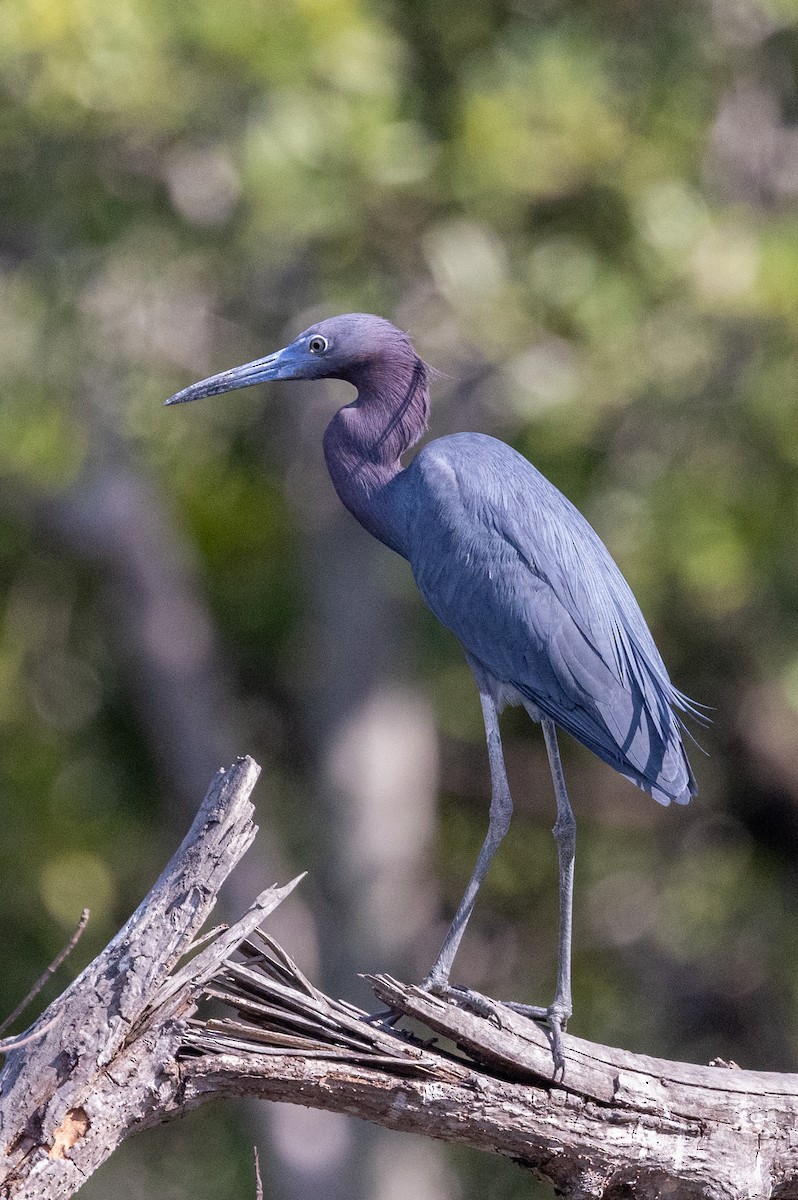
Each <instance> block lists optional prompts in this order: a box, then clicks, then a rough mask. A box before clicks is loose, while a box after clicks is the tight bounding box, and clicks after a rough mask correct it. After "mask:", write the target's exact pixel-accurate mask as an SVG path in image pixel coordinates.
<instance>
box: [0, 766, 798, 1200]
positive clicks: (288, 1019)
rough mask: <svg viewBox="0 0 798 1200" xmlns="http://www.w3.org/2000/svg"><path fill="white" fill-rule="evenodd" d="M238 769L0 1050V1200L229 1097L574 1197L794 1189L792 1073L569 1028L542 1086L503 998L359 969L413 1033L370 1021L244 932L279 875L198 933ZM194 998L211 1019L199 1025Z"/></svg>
mask: <svg viewBox="0 0 798 1200" xmlns="http://www.w3.org/2000/svg"><path fill="white" fill-rule="evenodd" d="M257 775H258V768H257V766H256V764H255V763H253V762H252V760H251V759H241V760H239V761H238V762H236V763H235V764H234V765H233V766H232V767H230V768H229V770H227V771H222V772H220V773H219V775H218V776H217V777H216V779H215V780H214V781H213V783H212V785H211V788H210V790H209V792H208V795H207V796H206V798H205V800H204V802H203V804H202V807H201V808H200V811H199V813H198V815H197V818H196V820H195V821H194V824H193V825H192V827H191V830H190V831H189V833H188V835H187V836H186V838H185V840H184V842H183V844H182V846H181V847H180V849H179V850H178V851H177V853H176V854H175V856H174V858H173V859H172V861H171V862H170V863H169V865H168V867H167V868H166V870H165V871H164V873H163V874H162V875H161V877H160V879H159V880H158V881H157V883H156V884H155V886H154V887H153V889H152V891H151V892H150V893H149V895H148V896H147V897H146V899H145V900H144V901H143V903H142V904H141V905H140V906H139V908H138V909H137V910H136V912H135V913H134V914H133V916H132V917H131V918H130V920H129V921H128V922H127V924H126V925H125V926H124V928H123V929H122V930H120V932H119V933H118V934H117V936H116V937H115V938H114V940H113V941H112V942H111V943H110V945H109V946H108V947H107V948H106V949H105V950H104V951H103V952H102V954H100V955H99V957H98V958H97V959H96V960H95V961H94V962H93V963H91V964H90V965H89V966H88V967H87V968H86V970H85V971H84V972H83V973H82V974H81V975H80V976H79V978H78V979H76V980H75V982H74V983H73V984H72V985H71V986H70V987H69V988H68V989H67V990H66V991H65V992H64V993H63V995H61V996H60V997H59V998H58V999H57V1000H56V1001H55V1002H54V1003H53V1004H52V1005H50V1007H49V1008H48V1009H47V1011H46V1012H45V1013H43V1014H42V1016H41V1017H40V1018H39V1020H38V1021H37V1023H36V1024H35V1025H34V1026H33V1028H32V1030H31V1031H29V1035H28V1038H27V1039H26V1041H25V1044H24V1045H22V1044H21V1045H20V1046H19V1048H18V1049H11V1050H10V1051H9V1052H8V1057H7V1060H6V1063H5V1066H4V1068H3V1070H2V1072H0V1154H2V1159H0V1197H3V1198H8V1200H11V1198H12V1197H13V1198H14V1200H23V1198H24V1200H34V1198H36V1200H57V1198H59V1197H63V1196H71V1195H73V1194H74V1193H75V1192H76V1191H77V1190H78V1188H79V1187H80V1186H81V1184H82V1183H83V1182H84V1181H85V1180H86V1178H87V1177H88V1176H89V1175H91V1173H92V1172H93V1171H94V1170H96V1168H97V1167H98V1166H99V1165H100V1164H101V1163H102V1162H103V1161H104V1160H105V1159H106V1158H107V1157H108V1156H109V1155H110V1154H111V1153H113V1151H114V1149H115V1148H116V1147H117V1146H118V1145H119V1144H120V1142H122V1141H123V1140H124V1139H125V1138H126V1137H127V1136H129V1135H130V1134H131V1133H134V1132H137V1131H141V1130H145V1129H147V1128H148V1127H151V1126H153V1125H157V1124H159V1123H161V1122H162V1121H166V1120H169V1119H171V1118H174V1117H177V1116H180V1115H182V1114H183V1113H184V1112H186V1111H188V1110H189V1109H192V1108H195V1107H196V1106H197V1105H199V1104H201V1103H203V1102H204V1101H205V1100H210V1099H214V1098H218V1097H220V1096H242V1095H247V1096H258V1097H262V1098H264V1099H272V1100H287V1101H292V1102H294V1103H297V1104H307V1105H313V1106H316V1107H321V1108H327V1109H331V1110H335V1111H338V1112H346V1113H351V1114H355V1115H357V1116H359V1117H362V1118H364V1119H366V1120H371V1121H375V1122H378V1123H379V1124H381V1125H385V1126H387V1127H389V1128H392V1129H403V1130H409V1131H412V1132H415V1133H419V1134H422V1135H425V1136H428V1137H436V1138H440V1139H443V1140H446V1141H456V1142H462V1143H465V1144H467V1145H470V1146H474V1147H476V1148H478V1149H481V1150H486V1151H490V1152H492V1153H496V1154H502V1155H505V1156H507V1157H509V1158H512V1159H514V1160H516V1161H517V1162H518V1163H519V1164H520V1165H521V1166H523V1167H527V1168H530V1169H532V1170H534V1171H536V1172H537V1173H538V1174H540V1175H542V1176H544V1177H545V1178H547V1179H550V1180H551V1181H552V1182H553V1183H554V1184H555V1185H556V1186H557V1187H558V1188H559V1189H560V1190H561V1191H562V1192H564V1193H565V1194H566V1195H567V1196H570V1197H574V1198H579V1200H582V1198H588V1197H614V1198H616V1200H621V1198H622V1197H644V1198H648V1197H652V1198H653V1197H660V1196H665V1195H667V1196H672V1197H676V1198H690V1200H692V1198H693V1197H710V1198H712V1200H720V1198H721V1197H723V1198H727V1200H743V1198H746V1200H747V1198H754V1197H756V1198H758V1197H771V1196H772V1197H779V1198H780V1200H788V1198H790V1197H798V1128H797V1127H796V1117H798V1076H795V1075H772V1074H764V1073H759V1072H754V1071H741V1070H736V1069H727V1068H725V1067H699V1066H692V1065H690V1064H687V1063H675V1062H665V1061H662V1060H659V1059H654V1058H648V1057H646V1056H643V1055H632V1054H628V1053H626V1052H625V1051H623V1050H617V1049H612V1048H610V1047H606V1046H598V1045H594V1044H592V1043H590V1042H585V1041H582V1040H581V1039H579V1038H575V1037H570V1036H569V1037H567V1038H566V1056H567V1066H566V1071H565V1076H564V1078H562V1079H559V1078H558V1079H554V1078H552V1060H551V1051H550V1048H549V1043H548V1039H547V1037H546V1034H545V1032H544V1031H543V1030H541V1029H540V1028H538V1026H536V1025H534V1024H532V1023H530V1022H528V1021H525V1020H524V1019H523V1018H520V1017H517V1016H515V1015H514V1014H513V1013H510V1012H507V1013H502V1016H501V1024H500V1025H499V1024H498V1023H493V1022H490V1021H486V1020H484V1019H481V1018H478V1017H474V1016H471V1015H470V1014H468V1013H466V1012H463V1011H461V1010H460V1009H457V1008H453V1007H451V1006H450V1005H448V1004H445V1003H443V1002H442V1001H440V1000H437V999H435V998H433V997H431V996H428V995H426V994H425V993H423V992H421V991H420V990H419V989H418V988H416V987H411V986H408V985H406V984H402V983H397V982H396V981H395V980H393V979H390V978H388V977H387V976H379V977H375V978H374V979H373V980H372V983H373V985H374V988H375V991H376V993H377V995H378V997H379V998H380V1000H381V1001H382V1002H384V1003H386V1004H388V1005H390V1006H392V1007H394V1008H395V1009H397V1010H399V1011H401V1012H402V1013H404V1014H406V1015H407V1016H408V1017H413V1018H415V1021H416V1022H417V1023H421V1025H423V1026H424V1027H425V1029H426V1030H427V1031H428V1032H427V1034H426V1035H425V1040H422V1039H420V1038H418V1037H413V1036H411V1035H410V1034H402V1033H397V1032H393V1031H391V1030H390V1029H387V1028H385V1027H383V1026H381V1025H374V1024H370V1023H368V1022H366V1021H365V1020H364V1015H365V1014H363V1013H362V1012H360V1011H359V1010H358V1009H355V1008H353V1007H352V1006H351V1005H349V1004H346V1003H345V1002H343V1001H338V1000H332V999H330V998H329V997H327V996H325V995H323V994H322V993H321V992H319V991H318V989H317V988H315V987H314V986H313V985H312V984H311V983H310V982H309V981H308V980H307V979H306V978H305V977H304V976H303V975H302V973H301V971H300V970H299V969H298V967H297V966H296V965H295V964H294V963H293V962H292V961H291V959H290V958H289V957H288V955H286V954H285V952H284V951H283V950H281V949H280V947H279V946H277V945H276V943H274V942H273V941H272V940H271V939H270V938H269V937H268V935H267V934H265V933H263V932H262V931H261V930H260V928H259V926H260V925H261V923H262V921H263V920H264V919H265V917H266V916H267V915H268V913H269V912H270V911H272V909H274V908H275V907H276V906H277V905H278V904H279V903H280V902H281V900H283V899H284V898H285V896H287V895H288V893H289V892H290V891H291V890H292V888H293V887H294V886H295V884H296V883H297V882H298V880H294V881H293V883H289V884H288V885H287V886H285V887H282V888H277V887H274V888H270V889H269V890H267V891H265V892H263V893H262V894H261V895H260V896H259V897H258V898H257V900H256V901H255V903H254V904H253V905H252V907H251V908H250V909H249V911H248V912H247V913H246V914H245V915H244V916H243V917H242V919H241V920H240V921H239V922H238V923H237V924H236V925H235V926H233V927H232V928H229V929H227V928H221V929H217V930H214V931H213V933H212V934H211V935H210V936H208V935H206V937H205V938H204V939H203V938H200V939H199V941H198V940H197V938H198V934H199V931H200V928H201V926H202V925H203V923H204V922H205V920H206V918H207V917H208V914H209V913H210V911H211V909H212V908H213V905H214V902H215V897H216V893H217V891H218V889H219V887H220V885H221V884H222V882H223V881H224V879H225V878H226V876H227V875H228V874H229V873H230V871H232V870H233V868H234V867H235V865H236V863H237V862H238V860H239V859H240V858H241V856H242V855H243V853H244V852H245V850H246V849H247V847H248V846H249V845H250V843H251V842H252V839H253V838H254V836H255V832H256V831H255V826H254V825H253V823H252V812H253V810H252V805H251V804H250V802H249V794H250V792H251V790H252V788H253V786H254V783H255V780H256V779H257ZM189 953H190V954H192V955H193V956H192V957H188V959H187V961H186V962H185V963H184V964H183V965H182V966H181V965H180V962H181V960H182V959H184V958H186V956H187V955H188V954H189ZM204 998H213V999H215V1000H216V1001H221V1002H222V1003H223V1004H224V1005H225V1006H226V1008H227V1010H229V1015H228V1016H226V1017H222V1018H219V1017H216V1018H214V1019H210V1018H206V1017H204V1016H203V1000H204ZM416 1028H418V1024H416ZM30 1033H33V1034H34V1035H38V1036H34V1037H33V1038H32V1039H31V1038H30Z"/></svg>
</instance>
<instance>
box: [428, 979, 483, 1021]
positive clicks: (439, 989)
mask: <svg viewBox="0 0 798 1200" xmlns="http://www.w3.org/2000/svg"><path fill="white" fill-rule="evenodd" d="M421 987H422V990H423V991H425V992H429V994H430V996H437V997H438V998H439V999H441V1000H446V1001H448V1002H449V1003H450V1004H454V1005H456V1007H457V1008H462V1009H464V1010H465V1012H470V1013H473V1014H474V1016H475V1017H484V1018H485V1020H486V1021H492V1022H493V1024H494V1025H495V1026H496V1028H497V1029H501V1028H502V1023H501V1017H500V1015H499V1009H500V1008H501V1007H502V1006H501V1004H499V1003H497V1002H496V1001H495V1000H491V999H490V998H489V997H488V996H483V995H482V993H481V992H475V991H474V989H473V988H468V987H463V986H461V985H460V984H457V983H436V982H435V981H434V980H430V979H425V980H424V982H423V983H422V985H421Z"/></svg>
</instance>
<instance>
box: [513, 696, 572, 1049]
mask: <svg viewBox="0 0 798 1200" xmlns="http://www.w3.org/2000/svg"><path fill="white" fill-rule="evenodd" d="M540 723H541V725H542V726H543V736H544V738H545V739H546V751H547V753H548V756H549V767H550V768H551V778H552V782H553V783H554V794H555V796H556V797H557V820H556V821H555V823H554V828H553V829H552V833H553V834H554V840H555V841H556V843H557V857H558V859H559V867H560V931H559V938H558V943H557V984H556V987H555V991H554V999H553V1000H552V1002H551V1004H550V1005H549V1007H548V1008H545V1009H541V1008H538V1007H533V1006H532V1005H527V1004H514V1003H508V1004H507V1005H506V1007H507V1008H511V1009H513V1011H514V1012H520V1013H523V1014H524V1016H529V1017H533V1018H534V1019H536V1020H541V1019H544V1020H545V1021H546V1022H547V1023H548V1025H549V1028H550V1029H551V1038H552V1043H553V1046H552V1050H553V1055H554V1065H555V1067H556V1068H557V1069H558V1070H564V1069H565V1057H564V1055H563V1048H562V1035H563V1032H564V1030H565V1027H566V1025H567V1024H568V1018H569V1017H570V1015H571V1012H572V1004H571V932H572V928H573V902H574V858H575V853H576V818H575V817H574V813H573V809H572V808H571V803H570V801H569V799H568V792H567V790H566V787H565V776H564V774H563V769H562V762H561V760H560V750H559V747H558V745H557V731H556V728H555V725H554V722H553V721H552V720H551V718H550V717H541V722H540Z"/></svg>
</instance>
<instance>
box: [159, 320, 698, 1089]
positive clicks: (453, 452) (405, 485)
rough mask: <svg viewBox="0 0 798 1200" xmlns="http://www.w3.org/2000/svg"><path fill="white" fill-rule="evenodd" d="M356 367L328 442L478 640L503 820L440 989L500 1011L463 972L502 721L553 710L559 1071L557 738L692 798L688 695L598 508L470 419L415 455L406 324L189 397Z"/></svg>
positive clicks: (550, 1014)
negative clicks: (464, 982)
mask: <svg viewBox="0 0 798 1200" xmlns="http://www.w3.org/2000/svg"><path fill="white" fill-rule="evenodd" d="M320 378H340V379H346V380H348V381H349V382H350V383H352V384H353V385H354V386H355V387H356V388H357V396H356V398H355V399H354V400H353V401H352V403H351V404H348V405H345V406H344V407H343V408H341V409H340V410H339V411H338V412H337V413H336V414H335V416H334V417H333V419H332V421H331V422H330V424H329V426H328V427H327V430H326V433H325V435H324V454H325V458H326V461H327V466H328V469H329V472H330V475H331V477H332V481H333V484H334V486H335V488H336V491H337V492H338V495H339V496H340V498H341V500H342V501H343V503H344V504H345V505H346V506H347V508H349V509H350V511H351V512H352V513H353V514H354V516H355V517H356V518H357V519H358V521H360V523H361V524H362V525H363V526H364V527H365V528H366V529H367V530H368V531H369V532H370V533H372V534H373V535H374V536H375V537H377V538H379V539H380V541H382V542H384V543H385V545H387V546H389V547H390V548H391V549H392V550H395V551H396V552H397V553H398V554H401V555H402V556H403V557H405V558H406V559H407V560H408V561H409V563H410V565H411V567H412V570H413V575H414V577H415V580H416V583H417V584H418V588H419V591H420V592H421V594H422V596H423V597H424V599H425V601H426V602H427V604H428V605H429V607H430V608H431V609H432V611H433V612H434V613H435V615H436V616H437V617H438V618H439V619H440V620H441V621H442V623H443V624H444V625H445V626H446V627H447V628H448V629H450V630H451V631H452V632H453V633H454V634H455V635H456V636H457V637H458V638H459V639H460V642H461V643H462V645H463V647H464V649H465V652H466V656H467V658H468V662H469V665H470V666H471V669H472V671H473V673H474V676H475V678H476V681H477V685H478V687H479V693H480V700H481V704H482V712H483V717H484V721H485V731H486V736H487V743H488V758H489V763H490V769H491V806H490V819H489V825H488V834H487V837H486V839H485V843H484V845H483V847H482V850H481V851H480V855H479V858H478V860H477V865H476V867H475V870H474V873H473V875H472V878H471V881H470V883H469V885H468V888H467V889H466V893H465V895H464V897H463V900H462V902H461V904H460V907H459V908H458V911H457V913H456V915H455V918H454V920H453V922H452V925H451V928H450V930H449V933H448V934H447V937H446V940H445V942H444V945H443V948H442V949H441V953H440V954H439V956H438V958H437V960H436V962H435V964H434V965H433V967H432V970H431V971H430V973H429V975H428V976H427V978H426V979H425V981H424V986H425V987H427V988H428V989H429V990H430V991H433V992H435V993H436V994H438V995H443V996H447V997H450V998H452V999H456V1000H458V1001H460V1002H464V1001H465V1002H466V1003H468V1004H470V1006H471V1007H473V1008H475V1009H476V1010H477V1011H481V1012H484V1013H486V1014H488V1013H489V1014H492V1015H495V1008H494V1007H493V1006H492V1005H491V1003H490V1002H489V1001H486V1000H485V998H484V997H479V996H478V994H477V993H474V992H471V991H469V990H468V989H463V988H454V987H452V985H450V983H449V975H450V972H451V967H452V963H453V960H454V956H455V953H456V951H457V947H458V945H459V943H460V939H461V938H462V935H463V932H464V930H465V926H466V924H467V922H468V918H469V917H470V915H471V910H472V908H473V905H474V901H475V899H476V894H477V891H478V889H479V885H480V883H481V881H482V878H483V876H484V874H485V871H486V870H487V867H488V864H489V862H490V860H491V858H492V857H493V854H494V853H495V851H496V848H497V847H498V845H499V842H500V841H501V839H502V837H503V836H504V833H505V832H506V830H507V827H508V825H509V820H510V814H511V812H512V801H511V799H510V791H509V787H508V785H507V776H506V772H505V767H504V758H503V753H502V748H501V739H500V736H499V726H498V715H499V713H500V712H501V709H502V708H503V707H504V705H505V704H508V703H509V704H522V705H523V706H524V707H525V708H526V709H527V711H528V712H529V714H530V716H531V717H532V718H533V719H534V720H536V721H540V722H541V725H542V727H543V734H544V738H545V741H546V749H547V752H548V756H549V763H550V766H551V771H552V779H553V782H554V789H555V796H556V800H557V821H556V824H555V826H554V836H555V839H556V841H557V850H558V856H559V865H560V934H559V952H558V972H557V986H556V991H555V996H554V1000H553V1002H552V1004H551V1005H549V1006H548V1007H546V1008H542V1007H538V1006H532V1005H517V1004H512V1005H510V1007H512V1008H514V1009H516V1010H517V1011H520V1012H523V1013H525V1014H526V1015H529V1016H531V1017H533V1018H535V1019H542V1020H546V1021H547V1022H548V1024H549V1026H550V1029H551V1034H552V1048H553V1054H554V1062H555V1067H556V1069H562V1067H563V1064H564V1058H563V1049H562V1031H563V1030H564V1029H565V1025H566V1022H567V1020H568V1017H569V1016H570V1014H571V982H570V960H571V909H572V896H573V863H574V845H575V822H574V817H573V813H572V811H571V806H570V803H569V801H568V795H567V792H566V789H565V782H564V779H563V774H562V766H561V763H560V758H559V751H558V748H557V739H556V731H555V726H557V725H559V726H560V727H561V728H562V729H565V730H566V731H567V732H568V733H570V734H571V735H572V736H573V737H575V738H576V739H577V740H578V741H580V742H582V743H583V745H585V746H587V747H588V748H589V749H590V750H592V751H593V752H594V754H597V755H598V757H599V758H601V759H603V760H604V761H605V762H607V763H609V764H610V766H612V767H614V768H615V770H616V771H618V772H619V773H620V774H621V775H623V776H625V777H626V778H627V779H630V780H631V781H632V782H633V783H635V784H637V786H638V787H640V788H642V789H643V790H644V791H646V792H648V793H649V795H651V796H653V797H654V799H655V800H657V801H659V803H660V804H669V803H670V801H671V800H675V801H676V802H677V803H679V804H685V803H687V801H688V800H689V799H690V797H691V796H692V795H694V794H695V791H696V786H695V780H694V778H693V774H692V771H691V769H690V765H689V763H688V761H687V756H686V754H685V751H684V746H683V744H682V738H681V727H680V721H679V719H678V717H677V716H676V714H675V712H674V709H681V710H682V711H688V712H694V711H695V710H694V707H693V705H692V704H691V702H690V701H689V700H688V699H687V698H686V697H685V696H684V695H682V693H681V692H679V691H677V690H676V689H675V688H674V687H673V685H672V684H671V681H670V679H669V677H668V673H667V671H666V669H665V666H664V664H663V662H662V659H661V658H660V655H659V652H658V651H657V648H656V646H655V645H654V640H653V638H652V637H651V634H650V632H649V630H648V626H647V625H646V623H645V620H644V619H643V616H642V614H641V612H640V609H639V608H638V606H637V602H636V601H635V598H634V596H633V595H632V592H631V590H630V588H629V586H628V584H627V583H626V581H625V579H624V578H623V576H622V575H621V573H620V571H619V570H618V568H617V566H616V565H615V563H614V562H613V560H612V558H611V557H610V555H609V553H608V552H607V550H606V548H605V547H604V544H603V543H602V541H601V540H600V538H599V537H598V536H597V534H596V533H595V532H594V531H593V529H592V528H591V527H590V525H589V524H588V523H587V521H586V520H585V519H584V517H583V516H582V515H581V514H580V513H579V512H578V511H577V509H575V508H574V506H573V505H572V504H571V503H570V502H569V501H568V500H566V498H565V497H564V496H563V495H562V493H561V492H559V491H558V490H557V488H555V487H554V486H553V485H552V484H551V483H549V481H548V480H547V479H545V478H544V476H543V475H541V474H540V472H539V471H537V470H536V469H535V468H534V467H533V466H532V465H531V463H529V462H528V461H527V460H526V459H525V458H523V457H522V455H520V454H518V453H517V452H516V451H515V450H513V449H512V448H511V447H510V446H508V445H506V444H505V443H504V442H500V441H497V440H496V439H495V438H492V437H488V436H486V435H484V434H478V433H460V434H454V435H452V436H450V437H444V438H439V439H437V440H436V441H433V442H430V443H429V444H428V445H427V446H426V447H425V448H424V449H423V450H421V451H420V452H419V454H417V455H416V457H415V458H414V459H413V461H412V462H411V463H410V464H409V465H408V466H407V467H404V466H403V464H402V461H401V457H402V455H403V454H404V453H405V451H407V450H408V449H410V447H411V446H413V445H414V444H415V443H416V442H417V441H418V439H419V438H420V437H421V435H422V433H423V432H424V430H425V429H426V427H427V415H428V409H429V390H428V384H429V369H428V367H427V366H426V364H425V363H424V362H423V361H422V360H421V359H420V358H419V357H418V355H417V354H416V352H415V350H414V349H413V346H412V344H411V342H410V340H409V338H408V337H407V335H406V334H404V333H402V332H401V331H400V330H398V329H396V328H395V327H394V326H393V325H391V324H390V323H389V322H388V321H385V320H383V319H382V318H380V317H374V316H370V315H368V314H364V313H350V314H348V315H346V316H342V317H333V318H331V319H329V320H326V321H321V322H319V323H318V324H317V325H314V326H312V327H311V328H310V329H307V330H306V331H305V332H304V333H302V334H300V335H299V337H297V338H296V339H295V340H294V341H293V342H292V343H291V344H290V345H289V346H287V347H285V349H283V350H280V351H278V352H277V353H276V354H272V355H269V356H268V357H266V358H263V359H259V360H257V361H256V362H254V363H249V364H247V365H245V366H243V367H236V368H234V369H233V370H231V371H226V372H223V373H222V374H220V375H214V376H212V377H211V378H210V379H206V380H203V381H202V382H200V383H197V384H193V385H192V386H191V387H188V388H186V389H184V390H183V391H182V392H178V393H177V395H175V396H172V397H171V399H170V400H168V401H167V402H166V403H167V404H176V403H182V402H184V401H187V400H195V399H198V398H199V397H201V396H211V395H216V394H218V393H221V392H227V391H231V390H233V389H236V388H241V387H248V386H250V385H251V384H255V383H261V382H263V381H265V380H269V379H320Z"/></svg>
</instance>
